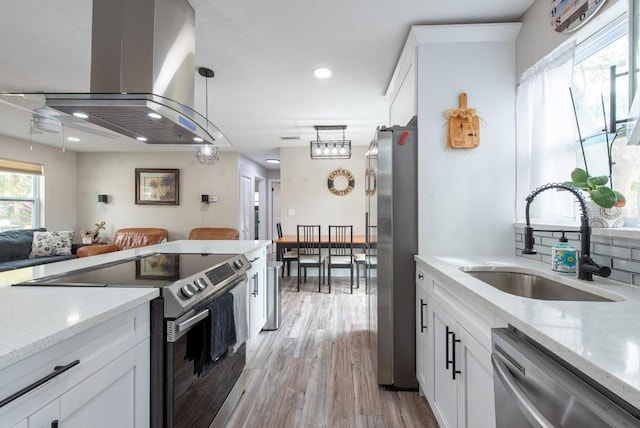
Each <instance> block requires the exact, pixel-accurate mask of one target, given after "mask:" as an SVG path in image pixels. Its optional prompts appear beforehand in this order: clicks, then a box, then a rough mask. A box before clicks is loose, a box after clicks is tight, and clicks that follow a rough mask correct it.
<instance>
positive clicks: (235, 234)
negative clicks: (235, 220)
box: [189, 227, 240, 240]
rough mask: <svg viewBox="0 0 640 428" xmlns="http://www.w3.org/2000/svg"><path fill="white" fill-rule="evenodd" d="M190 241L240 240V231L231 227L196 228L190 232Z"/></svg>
mask: <svg viewBox="0 0 640 428" xmlns="http://www.w3.org/2000/svg"><path fill="white" fill-rule="evenodd" d="M189 239H200V240H202V239H215V240H218V239H232V240H237V239H240V231H239V230H238V229H234V228H231V227H196V228H195V229H191V232H189Z"/></svg>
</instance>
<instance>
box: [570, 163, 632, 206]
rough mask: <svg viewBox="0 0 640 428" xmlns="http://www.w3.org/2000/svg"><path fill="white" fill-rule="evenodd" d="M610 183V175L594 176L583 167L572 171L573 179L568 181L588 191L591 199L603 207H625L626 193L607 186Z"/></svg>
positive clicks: (577, 187)
mask: <svg viewBox="0 0 640 428" xmlns="http://www.w3.org/2000/svg"><path fill="white" fill-rule="evenodd" d="M608 183H609V177H607V176H606V175H601V176H599V177H592V176H590V175H589V173H587V171H586V170H584V169H582V168H576V169H574V170H573V171H571V181H569V182H567V184H570V185H572V186H573V187H575V188H576V189H580V190H583V191H585V192H587V193H588V194H589V196H590V197H591V200H592V201H593V202H595V203H596V204H597V205H598V206H600V207H602V208H612V207H619V208H621V207H624V206H625V205H626V203H627V200H626V199H625V197H624V195H623V194H622V193H620V192H618V191H617V190H613V189H611V188H610V187H609V186H607V184H608Z"/></svg>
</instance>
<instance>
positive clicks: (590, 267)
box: [522, 183, 611, 281]
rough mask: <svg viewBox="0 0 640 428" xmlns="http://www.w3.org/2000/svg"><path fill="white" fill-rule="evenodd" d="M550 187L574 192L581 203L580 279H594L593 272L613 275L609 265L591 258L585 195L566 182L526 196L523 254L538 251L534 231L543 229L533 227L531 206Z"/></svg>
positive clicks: (551, 184)
mask: <svg viewBox="0 0 640 428" xmlns="http://www.w3.org/2000/svg"><path fill="white" fill-rule="evenodd" d="M549 189H561V190H567V191H569V192H571V193H573V194H574V196H575V197H576V199H577V200H578V203H580V258H579V259H578V279H584V280H585V281H593V274H596V275H599V276H602V277H607V276H609V275H611V269H610V268H608V267H607V266H600V265H599V264H597V263H596V262H595V261H593V259H592V258H591V226H589V217H588V216H587V202H586V201H585V199H584V196H582V195H581V194H580V192H579V191H578V190H577V189H576V188H575V187H572V186H570V185H568V184H564V183H549V184H545V185H542V186H540V187H538V188H537V189H536V190H534V191H533V192H531V193H530V194H529V196H527V197H526V198H525V199H526V201H527V205H526V208H525V216H526V220H527V224H526V226H525V227H524V249H523V250H522V254H536V251H535V250H534V249H533V244H534V239H533V232H534V231H538V232H540V231H542V230H540V229H534V228H532V227H531V222H530V221H529V206H530V205H531V202H533V200H534V199H535V197H536V196H538V195H539V194H540V193H542V192H544V191H545V190H549Z"/></svg>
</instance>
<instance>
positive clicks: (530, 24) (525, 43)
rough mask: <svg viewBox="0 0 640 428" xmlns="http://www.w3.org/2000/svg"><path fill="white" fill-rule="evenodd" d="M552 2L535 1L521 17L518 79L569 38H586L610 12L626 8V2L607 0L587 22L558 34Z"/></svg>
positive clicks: (517, 56)
mask: <svg viewBox="0 0 640 428" xmlns="http://www.w3.org/2000/svg"><path fill="white" fill-rule="evenodd" d="M549 5H550V2H549V1H548V0H536V1H535V2H534V3H533V4H532V5H531V7H529V9H527V11H526V12H525V13H524V14H523V15H522V17H521V18H520V21H521V22H522V29H521V30H520V34H519V35H518V40H517V44H516V52H517V55H516V76H517V78H518V79H519V78H520V75H522V73H523V72H524V71H526V70H527V69H528V68H529V67H531V66H532V65H534V64H535V63H536V62H538V61H539V60H540V59H542V58H543V57H544V56H545V55H547V54H548V53H550V52H551V51H553V50H554V49H555V48H556V47H558V46H559V45H560V44H562V43H563V42H565V41H566V40H568V39H569V38H572V37H575V38H579V39H584V38H585V37H587V36H588V35H589V34H592V33H594V32H595V31H597V29H598V28H601V27H602V26H603V25H604V22H606V21H607V20H608V19H609V18H608V16H609V14H614V15H619V13H620V11H621V10H623V9H624V7H626V1H625V0H608V1H607V2H606V3H605V4H604V6H602V9H601V11H599V12H598V14H597V15H596V16H595V17H594V18H592V19H591V20H590V21H589V22H587V24H585V25H584V26H583V27H581V28H580V29H578V30H576V31H575V32H571V33H568V34H562V33H558V32H556V31H555V30H554V29H553V28H552V27H551V24H550V9H549Z"/></svg>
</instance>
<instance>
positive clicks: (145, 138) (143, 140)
mask: <svg viewBox="0 0 640 428" xmlns="http://www.w3.org/2000/svg"><path fill="white" fill-rule="evenodd" d="M136 140H138V141H142V142H145V141H147V137H136Z"/></svg>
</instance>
